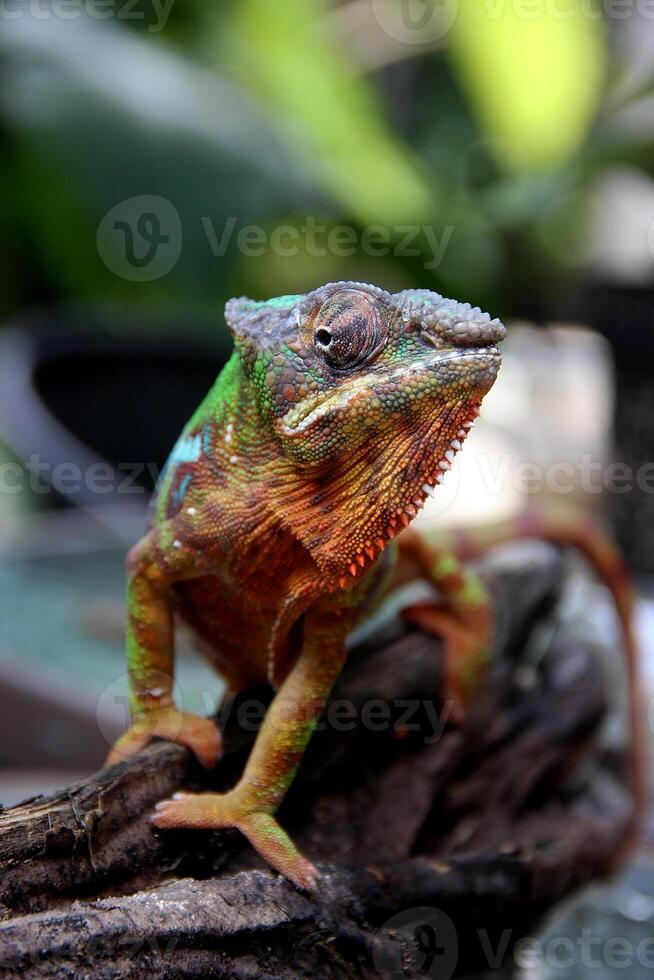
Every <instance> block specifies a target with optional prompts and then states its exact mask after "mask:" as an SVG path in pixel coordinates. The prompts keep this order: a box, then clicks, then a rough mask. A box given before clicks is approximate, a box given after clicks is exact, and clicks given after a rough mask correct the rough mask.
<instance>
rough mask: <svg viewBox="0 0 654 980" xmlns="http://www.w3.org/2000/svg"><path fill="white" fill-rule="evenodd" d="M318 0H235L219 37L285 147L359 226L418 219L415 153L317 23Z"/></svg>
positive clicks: (424, 198)
mask: <svg viewBox="0 0 654 980" xmlns="http://www.w3.org/2000/svg"><path fill="white" fill-rule="evenodd" d="M327 10H328V7H327V5H326V4H325V2H324V0H284V3H271V2H270V0H243V2H242V3H241V4H240V5H239V6H238V9H237V13H236V15H235V20H234V23H233V36H232V37H230V39H229V46H230V57H231V58H232V59H234V58H235V57H236V58H237V59H240V63H241V67H242V70H243V77H244V79H247V81H248V82H249V84H251V86H252V88H253V90H254V91H255V92H256V93H257V94H258V95H259V97H260V98H262V99H264V100H266V101H267V102H268V104H270V105H271V106H273V107H275V109H276V110H278V111H280V112H281V113H282V118H285V120H286V124H287V125H290V127H291V129H290V135H291V137H292V141H293V143H294V149H295V150H296V151H297V152H298V153H299V154H300V155H301V156H302V157H303V158H304V159H305V160H307V161H310V162H311V164H312V169H314V170H315V171H316V173H317V174H318V175H319V177H320V179H321V181H322V184H323V186H324V187H325V188H327V189H328V190H329V191H331V192H332V193H334V194H336V195H337V197H338V198H339V200H340V201H341V202H342V203H344V204H345V205H346V206H347V207H348V208H349V210H350V211H351V213H352V214H353V215H354V216H355V217H356V218H357V219H358V220H360V221H362V222H364V223H365V222H370V221H379V220H382V221H386V222H394V221H395V222H401V221H418V220H420V219H421V218H422V217H424V214H425V212H431V210H432V209H433V197H432V192H431V190H430V188H429V186H428V183H427V180H426V178H425V175H424V174H423V173H422V172H421V168H420V166H419V162H418V160H417V158H413V157H412V156H411V154H410V152H409V150H408V149H407V148H406V147H405V145H404V144H403V143H402V141H401V140H400V139H398V138H397V137H396V136H395V135H394V134H393V132H392V130H391V128H390V126H389V125H388V123H387V122H386V120H385V119H384V117H383V115H382V112H381V110H380V106H379V102H378V101H377V99H376V98H375V96H374V94H373V91H372V89H371V88H370V87H369V85H368V83H367V81H366V80H365V78H363V77H362V76H361V75H358V74H357V72H356V71H355V68H354V66H353V65H351V64H349V63H348V61H347V58H346V57H345V55H344V53H343V51H342V50H341V49H339V47H338V45H337V44H336V41H335V39H333V38H332V37H331V36H330V35H329V32H328V31H326V30H325V25H324V22H323V21H322V20H321V18H323V17H324V16H325V15H326V13H327Z"/></svg>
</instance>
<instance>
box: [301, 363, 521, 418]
mask: <svg viewBox="0 0 654 980" xmlns="http://www.w3.org/2000/svg"><path fill="white" fill-rule="evenodd" d="M448 362H455V363H456V364H458V365H461V366H462V367H472V368H478V369H479V371H480V374H483V373H484V372H487V373H488V378H487V388H490V387H491V385H492V384H493V382H494V381H495V378H496V376H497V372H498V370H499V367H500V363H501V354H500V351H499V350H498V348H497V347H479V348H468V349H466V350H465V351H463V350H461V349H452V348H450V349H445V350H435V351H434V353H433V354H428V355H427V356H422V357H420V358H419V359H417V360H416V361H415V362H413V363H412V364H409V365H406V364H404V365H401V366H400V367H397V368H394V369H392V370H390V371H387V372H386V373H384V374H380V373H378V372H374V371H370V372H369V373H368V374H364V375H361V376H360V377H357V378H352V379H351V381H350V383H349V384H347V385H343V386H342V387H341V388H340V390H339V391H337V392H334V393H332V394H329V395H323V394H322V393H320V394H317V395H313V396H310V397H309V398H305V399H303V400H302V401H301V402H300V404H299V405H294V406H293V407H292V408H290V409H289V410H288V412H286V414H285V415H284V416H283V418H282V420H281V422H282V429H283V432H284V435H286V436H293V435H298V436H299V435H300V434H301V433H303V432H306V431H307V430H308V429H310V428H311V427H312V426H313V425H315V424H316V423H317V422H319V421H320V419H322V418H325V417H326V416H328V415H329V414H330V413H331V412H333V411H334V409H337V408H340V409H345V408H346V407H347V406H348V404H349V403H350V402H352V401H354V400H355V399H357V398H358V397H360V396H361V395H362V394H363V393H366V392H370V391H374V390H377V391H378V390H379V389H380V388H383V386H384V385H385V384H387V383H391V382H393V381H394V380H396V379H398V378H402V379H406V380H410V379H411V377H412V376H419V377H421V378H422V377H424V376H425V375H429V374H432V373H433V372H434V371H437V370H438V369H439V368H441V367H442V366H444V365H447V363H448ZM485 387H486V386H485ZM376 397H378V396H376Z"/></svg>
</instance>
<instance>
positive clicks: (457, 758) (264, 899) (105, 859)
mask: <svg viewBox="0 0 654 980" xmlns="http://www.w3.org/2000/svg"><path fill="white" fill-rule="evenodd" d="M563 561H564V560H563V558H562V556H561V555H560V554H559V553H558V552H557V551H555V550H553V549H550V548H548V547H546V546H544V545H543V546H541V545H536V544H529V545H521V546H520V547H517V546H516V547H515V548H513V549H509V550H508V551H504V552H502V553H498V554H497V555H496V556H495V557H492V558H491V559H489V560H488V562H487V563H486V564H485V566H484V570H485V575H486V578H487V580H488V582H489V584H490V585H491V587H492V589H493V592H494V594H495V597H496V602H497V608H498V622H499V629H498V641H497V648H496V650H495V655H494V663H493V669H492V671H491V674H490V677H489V679H488V683H487V684H486V687H485V691H484V692H483V694H482V695H481V696H480V697H479V700H478V702H477V704H476V705H475V708H474V710H473V711H472V712H471V714H470V715H469V717H468V719H467V720H466V723H465V725H464V726H463V727H457V726H456V725H454V724H449V723H447V718H446V716H444V715H443V714H442V713H441V702H440V693H439V692H440V688H441V677H442V670H441V656H440V654H441V650H440V643H439V641H438V639H437V638H435V637H433V636H430V635H428V634H426V633H423V632H420V631H418V630H417V629H415V628H413V627H411V626H409V625H407V624H406V623H404V622H403V621H402V620H401V619H400V620H395V621H393V622H392V623H390V624H387V625H386V626H385V627H384V628H383V629H381V630H380V631H379V632H378V633H377V635H376V636H375V637H374V639H369V640H367V641H366V642H365V643H360V644H359V645H358V647H357V648H356V649H354V650H353V651H352V655H351V657H350V659H349V661H348V665H347V667H346V669H345V671H344V672H343V675H342V677H341V679H340V681H339V683H338V685H337V688H336V690H335V691H334V694H333V697H332V699H331V702H330V705H329V706H328V708H327V710H326V714H325V719H326V720H325V723H324V724H323V725H321V726H320V729H319V731H318V732H317V733H316V735H315V736H314V739H313V741H312V743H311V746H310V749H309V751H308V753H307V755H306V757H305V760H304V762H303V764H302V766H301V769H300V772H299V775H298V778H297V779H296V781H295V783H294V785H293V787H292V790H291V791H290V793H289V796H288V798H287V800H286V801H285V803H284V806H283V809H282V811H281V814H280V817H281V819H282V821H283V822H284V823H285V824H286V826H287V827H288V828H289V829H290V830H291V832H292V833H293V835H294V837H295V839H296V840H297V841H298V842H299V843H300V844H301V845H302V846H303V848H304V849H305V851H306V853H307V854H308V855H310V856H311V857H312V859H314V860H315V861H317V862H318V863H319V864H320V867H321V870H322V872H323V876H322V879H321V883H320V888H319V889H318V891H317V892H316V894H315V895H312V896H309V895H306V894H302V893H300V892H298V891H297V890H296V889H294V888H293V887H292V886H291V885H289V884H288V883H286V882H285V881H283V880H281V879H280V878H279V877H277V876H276V875H274V874H272V873H270V872H269V871H267V870H266V869H265V868H264V867H263V865H261V863H260V862H259V861H258V859H257V857H256V855H254V853H253V852H252V851H251V849H250V848H249V847H248V846H247V845H246V844H245V843H244V841H243V839H242V838H241V837H240V835H238V834H237V833H236V832H232V831H217V832H212V833H205V832H195V833H182V832H168V833H160V832H156V831H155V830H154V829H153V828H152V826H151V824H150V823H149V814H150V813H151V811H152V807H153V805H154V803H155V802H156V801H157V800H160V799H162V798H165V797H167V796H169V795H170V794H171V793H173V792H174V791H175V790H176V789H178V788H180V787H182V786H184V787H191V788H195V789H201V788H207V787H211V788H215V787H225V786H228V785H230V784H231V783H233V782H234V780H235V779H236V777H237V775H238V772H239V770H240V768H241V767H242V765H243V760H244V758H245V756H246V755H247V751H248V748H249V745H250V744H251V741H252V739H253V737H254V731H252V730H250V729H254V728H255V727H256V726H255V725H254V724H253V723H252V722H253V720H254V719H255V718H256V714H257V710H258V709H257V704H259V705H261V704H265V703H266V701H267V700H268V699H269V697H270V693H269V691H267V690H265V689H261V690H256V691H250V692H247V693H245V694H241V695H239V696H238V697H237V698H235V699H229V700H228V701H227V703H226V704H225V705H223V708H222V711H221V712H220V713H219V716H220V717H221V720H222V723H223V725H224V727H225V732H226V754H225V757H224V759H223V760H222V761H221V763H220V764H219V766H218V767H217V769H216V770H215V771H214V772H213V773H210V774H207V773H205V772H203V771H201V770H200V769H199V767H198V766H197V765H196V764H195V763H194V762H193V760H192V759H191V758H190V757H189V754H188V753H187V752H186V750H184V749H180V748H178V747H176V746H173V745H170V744H164V743H156V744H153V745H152V746H150V747H149V748H148V749H147V750H146V751H145V752H144V753H142V754H141V755H140V756H139V757H138V758H135V759H134V760H132V761H131V762H129V763H124V764H122V765H119V766H115V767H113V768H111V769H105V770H103V771H101V772H100V773H98V774H97V775H95V776H94V777H92V778H90V779H87V780H85V781H83V782H81V783H78V784H76V785H74V786H70V787H68V788H67V789H66V790H64V791H62V792H61V793H58V794H56V795H54V796H51V797H49V798H47V799H44V798H38V799H35V800H30V801H27V802H26V803H24V804H22V805H20V806H18V807H14V808H13V809H10V810H7V811H5V812H4V813H1V814H0V867H1V869H2V870H1V871H0V977H13V976H17V975H18V973H19V972H21V973H22V974H23V975H25V976H28V977H58V978H60V977H76V978H79V977H93V978H126V977H130V978H132V977H135V978H136V977H152V976H156V977H166V978H167V977H170V978H177V977H189V978H191V977H192V978H204V977H209V976H215V977H225V978H254V977H271V978H272V977H275V978H300V977H311V978H313V980H320V978H323V977H324V978H332V977H334V978H348V977H376V976H382V977H403V976H415V977H420V976H435V977H442V978H446V977H450V976H452V975H456V976H467V975H470V974H475V973H476V972H479V975H481V972H480V971H482V970H486V971H487V970H488V969H489V968H492V967H496V966H497V965H498V964H499V963H500V962H501V961H502V959H503V958H504V957H505V956H506V954H507V953H508V952H510V949H511V945H512V943H514V942H515V941H516V940H517V939H518V938H520V936H521V935H524V933H525V932H526V931H529V930H531V929H533V928H534V927H535V925H536V924H537V922H538V920H539V918H540V917H541V916H542V914H543V912H544V911H546V910H548V909H549V908H551V907H552V905H553V904H554V903H555V902H557V901H558V900H559V899H560V898H561V897H562V896H564V895H566V894H568V893H569V892H570V891H571V890H572V889H574V888H576V887H578V886H579V885H581V884H583V883H585V882H587V881H589V880H591V879H592V878H594V877H596V876H599V875H604V874H606V873H607V872H608V871H610V870H611V868H612V866H613V864H614V862H615V857H616V854H617V853H619V851H620V849H621V846H622V844H623V842H624V840H625V836H626V834H627V832H628V829H629V827H630V825H631V823H632V821H633V816H634V814H633V801H632V798H631V795H630V792H629V780H628V759H627V755H626V753H621V752H619V751H615V750H612V751H609V749H608V748H607V747H605V746H604V744H603V740H602V738H601V737H600V735H601V732H602V729H603V726H602V722H603V721H604V720H605V718H606V715H607V711H608V708H609V700H610V699H609V696H608V693H607V692H608V691H609V690H610V689H611V688H612V687H613V681H611V682H609V681H607V675H606V672H605V671H603V670H602V669H599V668H598V662H599V663H601V662H602V659H603V658H604V660H607V659H608V660H609V661H610V660H611V658H612V659H613V660H614V661H619V657H620V653H619V650H616V649H615V647H614V646H612V645H611V640H610V639H608V638H607V641H606V644H605V649H604V651H603V654H602V651H601V650H598V649H597V648H596V645H595V644H591V642H590V641H589V640H588V639H587V638H582V639H580V638H579V628H578V627H579V624H578V623H576V622H574V617H572V618H571V617H570V616H568V617H567V618H566V617H565V616H561V614H560V612H559V611H558V605H557V604H558V596H559V592H560V587H561V583H562V582H564V581H565V575H564V565H563ZM593 595H594V594H593ZM593 601H603V600H602V599H601V598H600V599H594V600H593ZM555 624H556V628H554V625H555ZM507 930H509V932H507ZM494 975H495V976H497V974H494Z"/></svg>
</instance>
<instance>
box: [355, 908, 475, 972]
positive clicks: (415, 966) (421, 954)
mask: <svg viewBox="0 0 654 980" xmlns="http://www.w3.org/2000/svg"><path fill="white" fill-rule="evenodd" d="M372 955H373V961H374V964H375V968H376V969H377V970H378V972H379V974H380V976H382V977H384V978H388V980H422V978H425V977H426V978H429V980H450V977H451V976H452V974H453V973H454V970H455V968H456V964H457V960H458V957H459V942H458V938H457V934H456V929H455V927H454V923H453V922H452V920H451V919H450V917H449V916H448V915H446V914H445V912H441V910H440V909H432V908H415V909H405V910H404V911H403V912H399V913H398V914H397V915H394V916H393V918H392V919H389V920H388V922H386V923H385V924H384V926H383V928H382V929H381V930H380V931H379V933H378V934H377V936H376V937H375V940H374V943H373V949H372Z"/></svg>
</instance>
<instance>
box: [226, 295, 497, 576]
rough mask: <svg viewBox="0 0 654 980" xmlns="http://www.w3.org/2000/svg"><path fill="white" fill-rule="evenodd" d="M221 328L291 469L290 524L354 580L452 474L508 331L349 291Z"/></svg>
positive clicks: (234, 316) (416, 302) (450, 307)
mask: <svg viewBox="0 0 654 980" xmlns="http://www.w3.org/2000/svg"><path fill="white" fill-rule="evenodd" d="M227 321H228V323H229V325H230V327H231V329H232V331H233V333H234V335H235V340H236V345H237V349H238V351H239V354H240V357H241V360H242V363H243V367H244V370H245V374H246V377H247V378H248V379H249V383H250V384H251V385H252V387H253V391H254V393H255V397H256V400H257V404H258V406H259V411H260V413H261V417H262V421H264V422H265V423H266V424H267V426H268V427H269V430H270V432H271V433H272V434H273V438H274V439H275V440H276V443H277V445H278V446H279V449H280V451H281V456H282V458H283V459H284V460H286V462H287V464H288V465H284V466H282V467H281V470H282V471H283V472H284V474H285V479H284V481H280V494H282V493H283V495H284V502H285V505H286V507H287V508H288V509H289V522H290V523H292V524H293V525H294V529H295V530H296V532H297V533H298V535H299V536H300V537H301V538H302V540H303V541H304V542H305V544H306V545H307V547H308V548H309V550H310V551H311V552H312V554H313V555H314V557H315V558H316V560H317V561H318V562H319V564H321V567H323V568H324V570H325V571H326V572H332V573H334V574H337V575H338V577H339V578H340V577H341V576H342V575H343V574H344V573H345V574H354V570H355V569H356V570H358V569H360V568H363V567H365V565H366V564H368V562H369V561H371V560H372V559H373V558H374V557H375V556H376V554H377V553H378V552H379V551H380V550H381V549H382V548H383V547H384V545H385V544H386V543H387V541H388V540H389V539H390V538H391V537H393V536H394V535H395V533H397V531H398V530H400V529H401V527H402V526H404V525H405V524H407V523H408V522H409V520H410V519H411V518H412V517H413V516H415V514H416V513H417V510H418V509H419V508H420V507H421V506H422V504H423V503H424V501H425V499H426V496H427V494H429V493H431V491H432V490H433V488H434V487H435V485H436V484H437V483H439V482H440V480H441V479H442V477H443V475H444V472H445V471H446V470H447V469H449V467H450V464H451V461H452V459H453V458H454V454H455V453H456V452H457V451H458V450H459V449H460V448H461V444H462V442H463V440H464V439H465V436H466V435H467V432H468V429H469V428H470V426H471V425H472V422H473V421H474V419H475V417H476V415H477V414H478V412H479V406H480V403H481V400H482V398H483V397H484V395H485V394H486V393H487V392H488V390H489V389H490V388H491V386H492V385H493V382H494V381H495V378H496V376H497V372H498V369H499V366H500V354H499V351H498V349H497V346H496V345H497V344H498V343H499V341H501V340H502V339H503V337H504V335H505V328H504V326H503V325H502V324H501V323H500V322H499V320H492V319H491V318H490V316H489V315H488V314H487V313H482V312H481V311H480V310H479V309H473V308H471V307H470V305H469V304H467V303H457V302H455V301H453V300H449V299H444V298H443V297H442V296H439V295H438V294H437V293H433V292H430V291H428V290H407V291H405V292H403V293H395V294H390V293H387V292H385V291H384V290H382V289H379V288H378V287H376V286H369V285H366V284H363V283H355V282H340V283H329V284H327V285H326V286H322V287H320V288H319V289H316V290H315V291H314V292H312V293H309V294H307V295H306V296H281V297H278V298H276V299H274V300H270V301H268V302H267V303H256V302H254V301H253V300H248V299H237V300H231V301H230V302H229V303H228V304H227ZM275 482H276V481H273V483H275ZM282 482H284V487H283V489H282V487H281V483H282ZM271 492H272V493H273V495H274V492H275V489H274V488H273V489H272V490H271ZM296 498H297V505H295V500H296ZM357 574H358V571H357Z"/></svg>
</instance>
